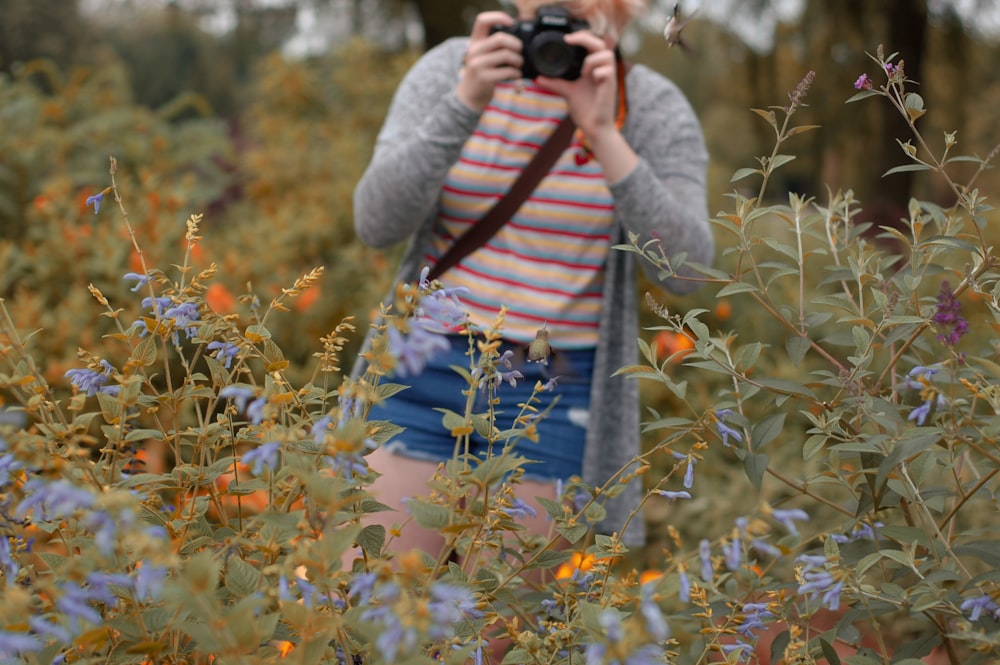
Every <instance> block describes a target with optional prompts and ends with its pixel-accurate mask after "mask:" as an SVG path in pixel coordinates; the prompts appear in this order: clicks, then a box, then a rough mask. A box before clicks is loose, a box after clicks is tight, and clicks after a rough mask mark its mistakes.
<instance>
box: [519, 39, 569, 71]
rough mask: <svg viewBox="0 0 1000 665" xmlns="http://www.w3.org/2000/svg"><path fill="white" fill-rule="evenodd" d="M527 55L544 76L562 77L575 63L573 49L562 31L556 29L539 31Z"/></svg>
mask: <svg viewBox="0 0 1000 665" xmlns="http://www.w3.org/2000/svg"><path fill="white" fill-rule="evenodd" d="M526 55H527V56H528V57H529V58H530V59H531V61H532V62H533V63H534V64H535V69H537V70H538V73H539V74H541V75H542V76H550V77H553V78H558V77H561V76H563V75H564V74H565V73H566V72H567V71H568V70H569V68H570V67H571V66H572V64H573V50H572V49H571V48H570V46H569V45H568V44H567V43H566V42H565V41H563V35H562V33H559V32H554V31H545V32H541V33H539V34H538V35H537V36H536V37H535V38H534V39H533V40H531V45H530V46H529V49H528V53H527V54H526Z"/></svg>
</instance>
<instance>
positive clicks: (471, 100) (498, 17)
mask: <svg viewBox="0 0 1000 665" xmlns="http://www.w3.org/2000/svg"><path fill="white" fill-rule="evenodd" d="M513 24H514V19H513V18H511V17H510V16H508V15H507V14H505V13H503V12H483V13H481V14H479V15H478V16H476V22H475V23H474V24H473V26H472V34H471V35H470V37H469V48H468V50H467V51H466V52H465V61H464V63H463V66H462V75H461V79H460V80H459V82H458V89H457V91H456V92H457V93H458V98H459V100H460V101H461V102H462V103H463V104H465V105H466V106H468V107H469V108H470V109H472V110H474V111H482V110H483V109H485V108H486V106H487V105H488V104H489V103H490V100H491V99H493V91H494V89H496V86H497V84H498V83H500V82H501V81H505V80H509V79H516V78H518V77H520V76H521V63H522V62H523V60H522V57H521V40H520V39H518V38H517V37H515V36H514V35H511V34H509V33H506V32H495V33H493V34H490V28H492V27H493V26H495V25H503V26H510V25H513Z"/></svg>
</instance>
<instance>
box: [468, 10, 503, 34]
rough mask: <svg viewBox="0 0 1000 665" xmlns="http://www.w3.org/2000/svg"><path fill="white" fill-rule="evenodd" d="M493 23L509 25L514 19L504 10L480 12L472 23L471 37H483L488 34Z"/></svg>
mask: <svg viewBox="0 0 1000 665" xmlns="http://www.w3.org/2000/svg"><path fill="white" fill-rule="evenodd" d="M495 25H502V26H511V25H514V19H513V18H511V17H510V15H508V14H505V13H504V12H482V13H481V14H478V15H477V16H476V20H475V22H474V23H473V24H472V34H471V35H470V36H471V38H472V39H485V38H486V37H488V36H489V34H490V28H492V27H493V26H495Z"/></svg>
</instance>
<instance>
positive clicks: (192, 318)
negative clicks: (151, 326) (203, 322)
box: [163, 302, 200, 345]
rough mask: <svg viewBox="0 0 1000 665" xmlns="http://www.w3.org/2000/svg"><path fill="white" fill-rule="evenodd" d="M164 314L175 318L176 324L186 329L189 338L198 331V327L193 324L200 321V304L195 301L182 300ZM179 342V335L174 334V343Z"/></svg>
mask: <svg viewBox="0 0 1000 665" xmlns="http://www.w3.org/2000/svg"><path fill="white" fill-rule="evenodd" d="M163 316H164V317H165V318H168V319H173V320H174V326H176V327H177V328H179V329H181V330H183V331H184V333H185V334H186V335H187V338H188V339H191V338H192V337H194V336H195V334H196V333H197V332H198V327H197V326H195V325H193V324H194V323H195V322H197V321H198V317H199V316H200V314H199V313H198V305H197V304H195V303H193V302H182V303H180V304H178V305H175V306H173V307H171V308H169V309H167V310H166V311H165V312H163ZM177 343H178V339H177V335H176V333H175V334H174V344H175V345H176V344H177Z"/></svg>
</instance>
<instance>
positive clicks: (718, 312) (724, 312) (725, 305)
mask: <svg viewBox="0 0 1000 665" xmlns="http://www.w3.org/2000/svg"><path fill="white" fill-rule="evenodd" d="M714 313H715V316H716V317H717V318H718V319H719V320H720V321H725V320H726V319H728V318H729V317H730V316H732V314H733V306H732V305H730V304H729V301H728V300H720V301H719V302H718V303H717V304H716V305H715V310H714Z"/></svg>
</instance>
